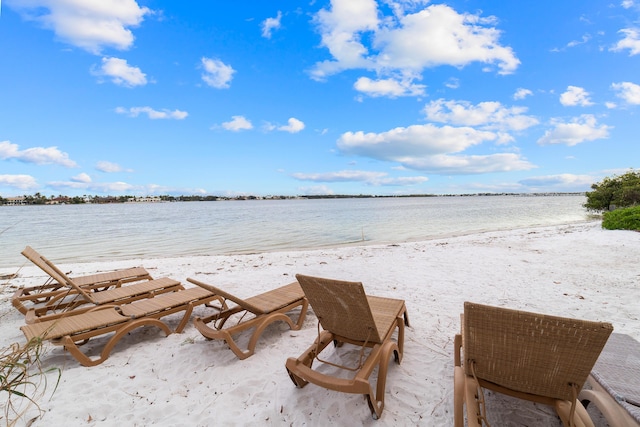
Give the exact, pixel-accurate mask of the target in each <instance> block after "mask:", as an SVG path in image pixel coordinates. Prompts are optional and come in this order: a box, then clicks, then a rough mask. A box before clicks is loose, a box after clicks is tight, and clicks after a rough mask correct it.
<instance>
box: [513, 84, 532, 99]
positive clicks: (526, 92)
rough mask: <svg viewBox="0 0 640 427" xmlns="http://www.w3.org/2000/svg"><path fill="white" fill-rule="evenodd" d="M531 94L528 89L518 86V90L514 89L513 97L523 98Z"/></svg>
mask: <svg viewBox="0 0 640 427" xmlns="http://www.w3.org/2000/svg"><path fill="white" fill-rule="evenodd" d="M531 95H533V92H531V91H530V90H529V89H524V88H521V87H519V88H518V90H516V93H514V94H513V99H515V100H519V99H525V98H526V97H527V96H531Z"/></svg>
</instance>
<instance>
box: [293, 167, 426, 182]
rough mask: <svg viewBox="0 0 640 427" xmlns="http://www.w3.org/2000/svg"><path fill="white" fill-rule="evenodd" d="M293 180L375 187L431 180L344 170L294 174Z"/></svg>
mask: <svg viewBox="0 0 640 427" xmlns="http://www.w3.org/2000/svg"><path fill="white" fill-rule="evenodd" d="M291 176H292V177H293V178H295V179H298V180H300V181H314V182H363V183H365V184H367V185H373V186H407V185H415V184H422V183H423V182H426V181H428V180H429V178H427V177H424V176H414V177H389V176H388V174H387V173H386V172H370V171H358V170H344V171H338V172H326V173H311V174H309V173H307V174H305V173H294V174H292V175H291Z"/></svg>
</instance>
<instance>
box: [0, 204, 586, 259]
mask: <svg viewBox="0 0 640 427" xmlns="http://www.w3.org/2000/svg"><path fill="white" fill-rule="evenodd" d="M584 202H585V197H584V196H540V197H520V196H484V197H482V196H478V197H416V198H377V199H337V200H336V199H320V200H252V201H220V202H183V203H157V204H113V205H63V206H0V233H1V234H0V267H17V266H20V265H22V264H23V263H24V260H25V258H24V257H22V255H20V251H21V250H22V249H24V247H25V246H26V245H30V246H33V247H34V248H35V249H36V250H38V251H40V252H41V253H43V254H44V255H45V256H47V257H48V258H50V259H51V260H53V261H54V262H57V263H63V262H81V261H87V262H88V261H96V260H116V259H132V258H149V257H166V256H182V255H220V254H231V253H248V252H266V251H275V250H292V249H309V248H320V247H328V246H340V245H346V244H354V243H358V244H362V243H364V244H371V243H389V242H395V243H398V242H405V241H412V240H426V239H430V238H434V237H441V236H446V235H458V234H467V233H473V232H478V231H487V230H499V229H510V228H519V227H529V226H538V225H554V224H565V223H572V222H579V221H584V220H586V219H587V212H586V211H585V209H584V208H583V207H582V204H583V203H584Z"/></svg>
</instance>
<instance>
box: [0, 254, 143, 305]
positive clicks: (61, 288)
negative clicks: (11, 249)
mask: <svg viewBox="0 0 640 427" xmlns="http://www.w3.org/2000/svg"><path fill="white" fill-rule="evenodd" d="M22 255H24V256H25V257H26V258H27V259H28V260H29V261H31V262H32V263H33V264H35V265H36V266H37V267H39V268H40V269H41V270H42V271H44V272H45V273H47V275H49V279H48V280H47V281H46V282H45V283H44V284H43V285H38V286H28V287H22V288H20V289H18V290H17V291H16V292H15V293H14V295H13V297H12V298H11V302H12V304H13V306H14V307H15V308H17V309H18V310H19V311H20V312H21V313H22V314H26V313H27V311H28V310H29V309H30V308H34V306H41V305H44V304H47V303H49V304H50V305H53V304H54V303H52V302H51V300H52V299H55V298H56V297H59V296H60V295H62V294H64V293H65V292H66V290H67V289H68V287H67V286H66V285H65V283H61V282H60V281H59V280H58V279H56V276H57V272H56V270H54V269H52V268H51V267H50V266H49V263H50V261H49V260H47V259H46V258H45V257H43V256H42V255H40V253H38V252H37V251H36V250H35V249H33V248H32V247H30V246H27V247H26V248H25V249H24V250H23V251H22ZM152 279H153V278H152V277H151V275H150V274H149V272H148V271H147V270H146V269H145V268H143V267H132V268H126V269H122V270H115V271H110V272H106V273H98V274H91V275H87V276H77V277H73V282H74V283H75V284H76V285H78V286H80V287H81V288H83V289H85V290H87V291H91V290H104V289H109V288H112V287H120V286H121V285H123V284H125V283H130V282H139V281H143V280H152Z"/></svg>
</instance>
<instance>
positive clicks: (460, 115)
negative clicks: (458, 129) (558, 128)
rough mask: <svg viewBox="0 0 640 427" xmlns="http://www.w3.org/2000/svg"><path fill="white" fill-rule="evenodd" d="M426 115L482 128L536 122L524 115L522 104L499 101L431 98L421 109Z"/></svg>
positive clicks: (521, 126) (516, 128)
mask: <svg viewBox="0 0 640 427" xmlns="http://www.w3.org/2000/svg"><path fill="white" fill-rule="evenodd" d="M424 111H425V113H426V116H427V119H428V120H431V121H434V122H440V123H449V124H453V125H461V126H480V127H481V128H482V129H484V130H502V131H521V130H524V129H527V128H529V127H531V126H534V125H536V124H538V120H537V119H536V118H535V117H532V116H527V115H525V114H524V113H526V112H527V108H525V107H511V108H507V107H505V106H503V105H502V104H501V103H500V102H490V101H487V102H480V103H479V104H477V105H472V104H471V103H470V102H468V101H454V100H450V101H445V100H444V99H438V100H435V101H431V102H430V103H429V104H427V105H426V107H425V109H424Z"/></svg>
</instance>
